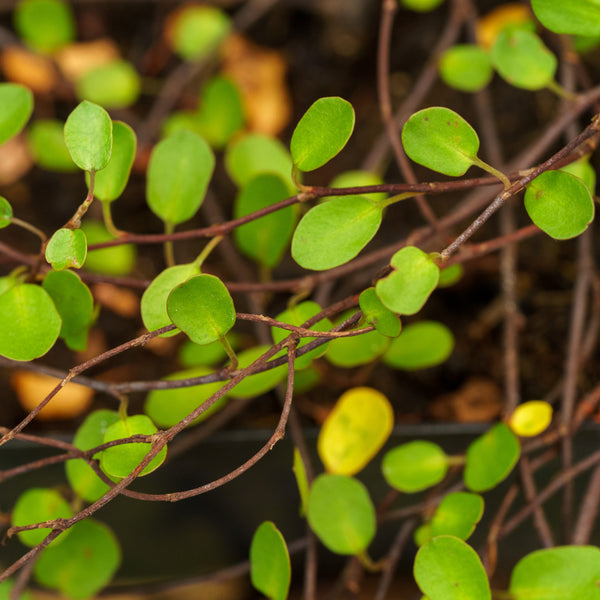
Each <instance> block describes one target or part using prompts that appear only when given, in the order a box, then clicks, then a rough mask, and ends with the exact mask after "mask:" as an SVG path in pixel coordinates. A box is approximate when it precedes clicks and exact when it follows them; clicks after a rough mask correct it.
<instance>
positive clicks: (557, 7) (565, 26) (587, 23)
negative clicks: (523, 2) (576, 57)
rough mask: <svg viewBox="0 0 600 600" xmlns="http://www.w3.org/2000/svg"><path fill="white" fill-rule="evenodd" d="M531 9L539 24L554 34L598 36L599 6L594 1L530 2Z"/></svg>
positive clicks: (599, 25)
mask: <svg viewBox="0 0 600 600" xmlns="http://www.w3.org/2000/svg"><path fill="white" fill-rule="evenodd" d="M531 8H533V12H534V13H535V16H536V17H537V18H538V19H539V20H540V23H542V25H543V26H544V27H547V28H548V29H550V31H554V33H574V34H578V35H585V36H595V35H600V5H599V4H598V2H597V1H596V0H577V2H564V1H562V0H532V2H531Z"/></svg>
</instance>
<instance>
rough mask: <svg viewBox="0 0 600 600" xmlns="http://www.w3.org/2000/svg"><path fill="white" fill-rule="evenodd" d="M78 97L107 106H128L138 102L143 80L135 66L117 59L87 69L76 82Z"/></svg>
mask: <svg viewBox="0 0 600 600" xmlns="http://www.w3.org/2000/svg"><path fill="white" fill-rule="evenodd" d="M75 91H76V92H77V97H78V98H79V99H81V100H89V101H90V102H95V103H96V104H100V105H101V106H104V107H105V108H126V107H128V106H131V105H132V104H134V103H135V102H136V100H137V99H138V97H139V95H140V91H141V81H140V76H139V74H138V72H137V71H136V70H135V67H134V66H133V65H132V64H131V63H130V62H128V61H126V60H123V59H116V60H113V61H111V62H108V63H105V64H103V65H100V66H99V67H96V68H94V69H90V70H89V71H86V72H85V73H84V74H83V75H82V76H81V77H80V78H79V79H77V81H76V82H75Z"/></svg>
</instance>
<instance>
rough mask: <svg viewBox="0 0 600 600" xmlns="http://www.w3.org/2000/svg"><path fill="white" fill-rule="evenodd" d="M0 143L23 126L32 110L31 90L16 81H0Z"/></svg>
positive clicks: (12, 135) (15, 133)
mask: <svg viewBox="0 0 600 600" xmlns="http://www.w3.org/2000/svg"><path fill="white" fill-rule="evenodd" d="M0 106H2V112H1V113H0V144H4V142H6V140H9V139H10V138H12V137H14V136H15V135H17V133H19V131H21V129H23V127H25V123H27V121H28V120H29V117H30V116H31V113H32V111H33V94H32V93H31V90H29V89H28V88H26V87H25V86H23V85H18V84H16V83H0Z"/></svg>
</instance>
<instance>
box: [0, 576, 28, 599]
mask: <svg viewBox="0 0 600 600" xmlns="http://www.w3.org/2000/svg"><path fill="white" fill-rule="evenodd" d="M14 586H15V582H14V581H13V580H12V579H10V577H9V578H8V579H5V580H4V581H2V582H0V600H13V596H11V592H12V589H13V587H14ZM17 600H35V598H34V597H33V596H32V595H31V592H29V591H27V590H25V591H24V592H22V593H20V594H19V596H18V597H17Z"/></svg>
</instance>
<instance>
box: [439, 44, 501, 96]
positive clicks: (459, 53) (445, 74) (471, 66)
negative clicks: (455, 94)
mask: <svg viewBox="0 0 600 600" xmlns="http://www.w3.org/2000/svg"><path fill="white" fill-rule="evenodd" d="M439 69H440V75H441V77H442V79H443V81H444V82H445V83H446V84H448V85H449V86H450V87H453V88H456V89H457V90H461V91H463V92H477V91H479V90H481V89H483V88H484V87H485V86H486V85H487V84H488V83H489V82H490V81H491V80H492V76H493V74H494V71H493V69H492V63H491V62H490V58H489V55H488V53H487V52H486V51H485V50H483V48H481V47H479V46H476V45H475V44H458V45H456V46H452V47H451V48H449V49H448V50H446V52H444V53H443V54H442V56H441V58H440V63H439Z"/></svg>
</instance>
